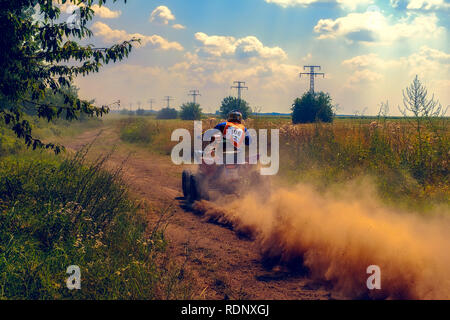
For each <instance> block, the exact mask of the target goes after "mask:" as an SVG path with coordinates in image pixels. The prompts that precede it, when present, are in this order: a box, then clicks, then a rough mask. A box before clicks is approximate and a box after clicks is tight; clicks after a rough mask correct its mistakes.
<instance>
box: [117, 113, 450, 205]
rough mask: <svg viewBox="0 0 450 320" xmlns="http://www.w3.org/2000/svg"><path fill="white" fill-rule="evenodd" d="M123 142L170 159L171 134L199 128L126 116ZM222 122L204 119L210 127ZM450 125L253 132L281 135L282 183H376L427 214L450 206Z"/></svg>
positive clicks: (263, 121) (393, 121)
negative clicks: (435, 206)
mask: <svg viewBox="0 0 450 320" xmlns="http://www.w3.org/2000/svg"><path fill="white" fill-rule="evenodd" d="M111 121H113V122H114V124H113V125H115V126H117V127H118V130H120V136H121V139H122V140H123V141H124V142H127V143H133V144H137V145H139V146H141V147H144V148H146V149H149V150H152V151H154V152H156V153H160V154H163V155H170V152H171V150H172V147H173V146H174V145H175V144H176V142H171V141H170V135H171V132H172V131H173V130H175V129H177V128H187V129H189V130H190V131H191V132H192V130H193V123H192V122H191V121H182V120H156V119H153V118H149V117H125V118H116V119H115V120H111ZM219 121H220V119H214V118H209V119H205V120H203V129H204V130H206V129H207V128H212V127H214V126H215V124H216V123H218V122H219ZM448 122H449V119H448V118H443V119H433V120H432V121H431V122H429V121H427V120H426V119H423V121H421V124H420V128H419V130H418V128H417V126H416V122H415V121H414V119H404V118H377V117H372V118H370V117H364V118H337V119H336V120H335V121H334V123H332V124H321V123H317V124H304V125H292V124H291V122H290V118H287V117H265V116H262V117H255V118H251V119H248V120H247V121H246V126H247V127H248V128H253V129H280V173H279V175H280V177H281V178H282V179H283V180H285V181H288V182H289V183H292V184H295V183H298V182H308V183H313V184H315V185H318V186H320V187H327V186H329V185H332V184H336V183H340V182H343V181H348V180H351V179H356V178H359V177H361V176H364V177H369V178H370V179H372V180H373V181H374V183H375V184H376V186H377V189H378V191H379V193H380V195H381V196H382V197H383V198H384V199H385V200H386V202H389V203H391V204H393V205H399V206H403V205H404V206H407V207H409V208H415V209H418V210H426V209H427V208H429V207H430V206H431V204H433V203H445V204H449V198H450V197H449V196H450V194H449V191H450V190H449V187H448V185H449V181H448V179H449V156H450V154H449V150H450V140H449V137H450V136H449V131H448V129H447V125H448Z"/></svg>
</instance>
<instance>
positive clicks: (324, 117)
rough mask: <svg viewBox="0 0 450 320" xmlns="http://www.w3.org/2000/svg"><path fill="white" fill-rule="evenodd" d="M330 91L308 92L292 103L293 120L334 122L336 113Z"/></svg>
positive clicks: (295, 122)
mask: <svg viewBox="0 0 450 320" xmlns="http://www.w3.org/2000/svg"><path fill="white" fill-rule="evenodd" d="M331 101H332V100H331V97H330V95H329V94H328V93H324V92H319V93H313V92H310V91H309V92H306V93H305V94H303V96H302V97H301V98H297V99H295V101H294V104H293V105H292V108H291V110H292V122H293V123H294V124H297V123H311V122H316V121H322V122H333V118H334V113H333V106H332V104H331Z"/></svg>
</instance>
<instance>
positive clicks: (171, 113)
mask: <svg viewBox="0 0 450 320" xmlns="http://www.w3.org/2000/svg"><path fill="white" fill-rule="evenodd" d="M156 118H157V119H176V118H178V111H177V110H175V109H173V108H163V109H161V110H160V111H159V112H158V115H157V116H156Z"/></svg>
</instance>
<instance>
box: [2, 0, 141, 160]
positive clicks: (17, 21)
mask: <svg viewBox="0 0 450 320" xmlns="http://www.w3.org/2000/svg"><path fill="white" fill-rule="evenodd" d="M111 1H112V2H116V1H117V0H111ZM59 2H60V3H62V4H65V3H72V4H74V5H79V6H78V8H77V10H76V11H74V14H75V13H76V15H77V18H78V21H77V24H76V27H74V25H72V24H71V23H70V22H69V23H68V22H65V21H64V22H61V19H60V13H61V12H60V9H59V6H58V3H57V1H51V0H19V1H2V5H1V11H0V28H1V30H2V36H1V37H0V48H1V50H0V121H1V122H4V123H5V124H6V125H7V126H8V128H10V129H11V130H13V131H14V133H15V134H16V135H17V137H19V138H21V139H23V140H24V142H25V144H26V145H27V146H32V147H33V149H36V148H38V147H45V148H51V149H53V150H54V151H55V152H56V153H58V152H59V151H60V150H61V147H60V146H58V145H55V144H52V143H48V144H44V143H43V142H41V141H40V140H39V139H36V138H34V137H33V136H32V127H31V125H30V123H29V122H28V120H26V119H24V117H23V112H24V109H28V110H30V109H34V112H35V113H36V115H37V116H38V117H39V118H45V119H47V120H48V121H51V120H52V119H55V118H65V119H67V120H73V119H77V118H78V117H79V116H80V115H81V114H86V115H88V116H91V117H92V116H97V117H98V116H102V115H103V114H105V113H107V112H108V111H109V108H108V107H107V106H102V107H97V106H94V105H93V104H92V102H91V101H86V100H82V99H80V98H78V96H74V95H71V94H67V92H65V91H64V89H65V88H68V87H69V86H70V84H71V83H72V81H73V79H74V78H75V77H76V76H79V75H83V76H85V75H88V74H91V73H93V72H98V71H99V69H100V68H101V67H102V66H103V65H104V64H108V63H110V62H116V61H120V60H122V59H124V58H126V57H127V56H128V55H129V53H130V51H131V49H132V46H133V43H134V42H136V41H139V39H135V38H133V39H130V40H129V41H123V42H122V43H120V44H116V45H113V46H112V47H109V48H96V47H94V46H93V45H82V44H80V43H78V42H77V41H80V42H81V41H83V42H85V40H86V39H87V38H90V37H91V36H92V35H93V34H92V32H91V31H90V30H89V29H88V28H87V27H86V25H87V23H88V22H89V21H90V20H92V18H93V16H94V11H93V9H92V6H93V5H94V4H98V5H99V6H102V5H103V4H104V3H106V0H96V1H95V0H89V1H88V0H60V1H59ZM124 2H126V0H124ZM35 7H37V8H38V11H39V16H40V18H39V19H38V20H35V19H34V18H33V17H32V16H33V14H34V13H35V9H34V8H35ZM49 90H50V91H51V92H52V93H53V94H61V95H62V96H63V97H64V103H63V104H57V105H56V104H52V103H48V102H46V101H42V99H43V98H45V96H46V95H47V94H48V93H49Z"/></svg>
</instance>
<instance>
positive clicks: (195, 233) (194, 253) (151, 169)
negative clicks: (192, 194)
mask: <svg viewBox="0 0 450 320" xmlns="http://www.w3.org/2000/svg"><path fill="white" fill-rule="evenodd" d="M99 132H100V130H94V131H88V132H85V133H83V134H82V135H80V136H78V137H75V138H74V139H71V140H70V142H66V143H65V146H66V147H67V148H69V149H74V150H78V149H79V148H81V147H82V146H83V145H85V144H87V143H89V142H91V141H92V140H93V139H95V138H96V136H97V135H98V133H99ZM113 145H119V146H118V149H117V151H116V152H115V153H114V154H113V156H112V157H111V159H110V164H111V165H119V164H120V163H122V162H123V161H124V160H125V159H126V157H127V155H128V154H129V153H130V152H133V154H132V156H131V157H130V159H129V160H128V161H127V162H126V163H125V170H124V177H125V180H126V181H127V183H128V184H129V185H130V186H131V189H132V191H133V192H135V193H136V194H137V195H138V196H140V197H142V198H143V199H145V201H146V202H148V203H149V204H150V205H151V206H152V207H155V208H164V207H165V206H168V205H170V204H173V208H174V211H175V212H174V215H173V217H172V218H171V219H170V224H169V225H168V228H167V230H166V236H167V238H168V239H169V241H170V252H171V254H172V255H173V256H175V259H176V260H177V261H179V262H180V263H182V262H183V261H186V270H187V272H188V273H189V274H190V276H191V277H192V278H193V280H194V283H195V289H194V297H195V298H200V299H289V300H294V299H331V298H333V296H332V292H331V290H330V289H327V288H326V286H325V284H319V283H317V282H313V281H312V280H310V279H309V278H308V277H307V275H302V274H299V273H293V272H290V271H288V270H283V269H282V268H274V269H272V270H267V269H265V268H264V267H263V264H262V263H261V255H260V251H259V248H258V247H257V245H256V243H255V242H253V241H251V240H249V239H246V238H242V237H240V236H239V235H238V234H237V233H236V232H234V231H233V230H230V229H229V228H226V227H224V226H220V225H217V224H214V223H210V222H208V221H205V219H204V218H203V217H202V216H200V215H196V214H195V213H193V212H191V211H189V210H185V209H184V208H185V207H184V205H183V199H182V193H181V178H180V177H181V172H182V170H183V168H182V167H180V166H175V165H174V164H172V162H171V161H170V159H169V157H164V156H159V155H155V154H152V153H150V152H147V151H145V150H143V149H139V148H134V147H130V146H127V145H124V144H121V143H120V140H119V138H118V134H117V133H116V132H115V130H114V128H111V127H106V128H105V129H104V130H103V131H102V133H101V134H100V136H99V137H98V138H97V142H96V143H95V144H94V146H93V148H92V151H91V153H92V154H94V155H95V154H100V153H102V152H107V151H108V150H110V149H111V147H112V146H113ZM186 253H188V254H186ZM186 257H187V260H186Z"/></svg>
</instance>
